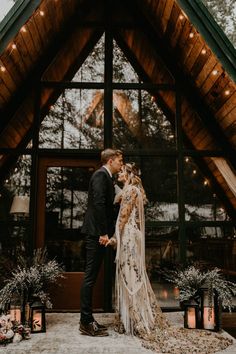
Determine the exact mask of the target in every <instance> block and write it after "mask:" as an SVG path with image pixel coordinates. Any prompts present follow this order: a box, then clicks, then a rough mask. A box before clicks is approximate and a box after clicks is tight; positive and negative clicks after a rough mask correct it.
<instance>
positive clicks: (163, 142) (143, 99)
mask: <svg viewBox="0 0 236 354" xmlns="http://www.w3.org/2000/svg"><path fill="white" fill-rule="evenodd" d="M113 146H114V147H116V148H117V147H120V148H123V149H130V150H131V149H144V150H156V149H171V148H174V147H175V129H174V122H173V121H169V120H168V119H167V117H166V115H165V114H164V112H163V110H162V109H161V108H160V107H159V106H158V105H157V103H156V102H155V99H154V97H153V96H151V95H150V94H149V93H148V92H146V91H141V90H140V91H138V90H114V91H113Z"/></svg>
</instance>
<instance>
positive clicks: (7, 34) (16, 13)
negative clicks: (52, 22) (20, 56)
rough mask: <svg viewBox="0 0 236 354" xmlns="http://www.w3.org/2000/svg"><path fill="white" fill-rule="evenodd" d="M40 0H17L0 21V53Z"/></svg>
mask: <svg viewBox="0 0 236 354" xmlns="http://www.w3.org/2000/svg"><path fill="white" fill-rule="evenodd" d="M40 3H41V0H18V1H17V2H16V3H15V4H14V5H13V7H12V8H11V9H10V11H9V12H8V13H7V14H6V16H5V17H4V19H3V20H2V21H1V23H0V54H2V53H3V51H4V50H5V48H6V47H7V45H8V44H9V42H10V41H11V40H12V39H13V38H14V37H15V36H16V34H17V33H18V32H19V30H20V29H21V27H22V26H23V25H24V24H25V23H26V22H27V20H28V19H29V18H30V16H31V15H32V14H33V13H34V11H35V9H36V8H37V7H38V6H39V5H40Z"/></svg>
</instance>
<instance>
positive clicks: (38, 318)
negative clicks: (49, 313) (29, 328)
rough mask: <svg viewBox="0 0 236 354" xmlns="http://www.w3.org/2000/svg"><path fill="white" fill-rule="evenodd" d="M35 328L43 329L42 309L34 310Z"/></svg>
mask: <svg viewBox="0 0 236 354" xmlns="http://www.w3.org/2000/svg"><path fill="white" fill-rule="evenodd" d="M33 328H34V331H35V332H37V331H41V330H42V314H41V311H37V310H34V312H33Z"/></svg>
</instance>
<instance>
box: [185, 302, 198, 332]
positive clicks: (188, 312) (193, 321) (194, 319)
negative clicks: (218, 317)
mask: <svg viewBox="0 0 236 354" xmlns="http://www.w3.org/2000/svg"><path fill="white" fill-rule="evenodd" d="M183 307H184V327H185V328H189V329H196V328H199V305H198V303H197V302H196V301H195V300H194V299H192V300H190V301H186V302H184V303H183Z"/></svg>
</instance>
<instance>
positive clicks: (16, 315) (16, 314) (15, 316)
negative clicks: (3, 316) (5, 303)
mask: <svg viewBox="0 0 236 354" xmlns="http://www.w3.org/2000/svg"><path fill="white" fill-rule="evenodd" d="M10 316H11V321H16V322H18V323H21V311H20V308H13V309H10Z"/></svg>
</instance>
